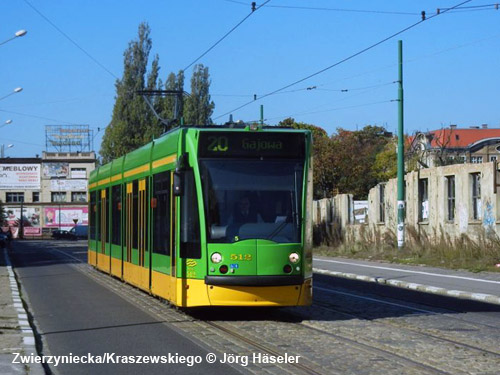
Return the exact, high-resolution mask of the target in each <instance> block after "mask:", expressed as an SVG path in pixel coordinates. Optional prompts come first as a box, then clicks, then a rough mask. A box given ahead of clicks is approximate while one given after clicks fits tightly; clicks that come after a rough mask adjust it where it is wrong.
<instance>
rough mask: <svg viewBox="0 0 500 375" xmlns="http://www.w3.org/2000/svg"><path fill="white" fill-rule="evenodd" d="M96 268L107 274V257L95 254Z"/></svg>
mask: <svg viewBox="0 0 500 375" xmlns="http://www.w3.org/2000/svg"><path fill="white" fill-rule="evenodd" d="M97 268H99V269H100V270H101V271H104V272H106V273H109V255H106V254H102V253H97Z"/></svg>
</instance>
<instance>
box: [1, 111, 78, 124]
mask: <svg viewBox="0 0 500 375" xmlns="http://www.w3.org/2000/svg"><path fill="white" fill-rule="evenodd" d="M0 112H4V113H10V114H13V115H18V116H24V117H31V118H36V119H38V120H45V121H54V122H57V123H61V124H65V125H80V124H77V123H74V122H68V121H62V120H57V119H53V118H49V117H43V116H37V115H30V114H27V113H21V112H14V111H6V110H5V109H0Z"/></svg>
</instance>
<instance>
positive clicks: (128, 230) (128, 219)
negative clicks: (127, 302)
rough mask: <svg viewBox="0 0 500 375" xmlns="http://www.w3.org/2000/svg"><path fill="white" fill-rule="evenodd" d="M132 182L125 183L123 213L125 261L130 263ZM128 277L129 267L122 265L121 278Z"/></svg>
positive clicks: (132, 205) (132, 206)
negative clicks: (124, 213) (125, 193)
mask: <svg viewBox="0 0 500 375" xmlns="http://www.w3.org/2000/svg"><path fill="white" fill-rule="evenodd" d="M133 186H134V185H133V183H132V182H130V183H128V184H127V195H126V200H125V202H126V215H125V220H126V222H125V257H124V258H125V259H124V261H125V262H128V263H132V236H133V234H134V231H133V228H132V226H133V213H134V204H133V192H134V189H133ZM128 277H130V268H129V267H128V266H124V267H123V278H124V279H125V280H126V279H127V278H128Z"/></svg>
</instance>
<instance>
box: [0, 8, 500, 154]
mask: <svg viewBox="0 0 500 375" xmlns="http://www.w3.org/2000/svg"><path fill="white" fill-rule="evenodd" d="M461 2H462V1H460V0H456V1H448V0H438V1H430V0H419V1H417V0H384V1H382V0H358V1H346V0H344V1H342V0H308V1H306V0H271V1H269V2H267V3H265V0H262V1H260V2H257V6H258V7H259V6H260V5H262V4H264V3H265V5H264V6H262V7H261V8H258V9H257V10H256V11H255V12H254V13H253V14H252V15H251V16H250V17H248V18H247V19H246V20H245V21H244V22H243V23H241V25H240V26H239V27H237V28H236V29H235V30H234V31H233V32H231V33H230V34H229V35H228V36H227V37H226V38H225V39H224V40H223V41H222V42H220V43H219V44H218V45H217V46H215V47H214V48H213V49H212V50H211V51H210V52H208V53H207V54H206V55H205V56H204V57H203V58H201V59H200V60H199V61H198V63H202V64H204V65H205V66H207V67H208V68H209V72H210V78H211V80H212V84H211V87H210V93H211V95H212V99H213V100H214V102H215V111H214V114H213V116H212V118H213V119H214V121H215V123H224V122H226V121H228V119H229V115H228V113H233V117H234V119H235V120H243V121H253V120H258V119H259V118H260V105H263V106H264V117H265V119H266V123H268V124H272V125H274V124H277V123H278V122H279V121H281V120H283V119H285V118H287V117H293V118H294V119H295V120H296V121H300V122H306V123H310V124H314V125H317V126H321V127H322V128H324V129H325V130H326V131H327V132H328V133H329V134H332V133H334V132H335V131H336V129H338V128H344V129H349V130H356V129H361V128H362V127H364V126H365V125H368V124H370V125H379V126H384V127H386V128H387V130H389V131H392V132H395V131H396V129H397V123H398V103H397V102H396V101H395V100H396V99H397V97H398V84H397V80H398V40H402V41H403V60H404V61H403V86H404V119H405V132H406V133H409V134H411V133H414V132H415V131H418V130H421V131H426V130H433V129H439V128H441V127H445V126H449V125H450V124H457V125H458V126H459V127H470V126H477V125H481V124H488V126H489V127H494V128H500V113H499V111H500V105H499V98H500V95H499V94H500V72H499V67H500V48H499V47H500V9H499V10H495V9H494V6H489V7H479V8H477V6H481V5H488V4H493V3H494V2H490V1H488V0H483V1H480V0H474V1H470V2H468V3H467V4H464V5H463V7H475V8H462V9H460V10H456V11H453V12H452V11H450V12H444V13H441V14H440V15H438V16H435V17H432V16H434V15H436V10H437V9H438V8H439V9H442V10H444V9H446V8H450V7H453V6H455V5H457V4H459V3H461ZM250 4H251V2H250V1H245V0H163V1H162V0H142V1H139V0H120V1H119V0H2V1H1V2H0V43H2V42H3V41H5V40H7V39H9V38H11V37H12V36H13V34H14V33H15V32H16V31H18V30H20V29H25V30H27V31H28V33H27V34H26V35H25V36H23V37H19V38H15V39H14V40H11V41H9V42H7V43H5V44H1V45H0V98H2V97H4V96H5V95H8V94H9V93H11V92H12V91H13V90H14V88H16V87H22V88H23V91H22V92H20V93H16V94H13V95H10V96H8V97H6V98H4V99H0V126H1V127H0V137H1V140H0V144H3V145H5V154H6V156H10V157H33V156H35V155H36V154H39V155H41V153H42V151H44V150H45V149H46V148H45V126H46V125H67V124H87V125H89V126H90V128H91V129H93V131H94V134H95V136H94V149H95V150H96V151H99V149H100V142H101V138H102V135H103V133H104V130H103V129H104V128H105V127H106V126H107V125H108V124H109V122H110V120H111V115H112V111H113V105H114V100H115V82H116V79H117V78H121V76H122V73H123V52H124V51H125V49H126V48H127V45H128V43H129V42H130V41H131V40H133V39H135V38H136V37H137V28H138V25H139V24H140V23H141V22H144V21H145V22H147V23H148V24H149V26H150V27H151V38H152V41H153V48H152V52H151V55H150V62H151V61H152V59H153V56H154V55H155V54H158V55H159V57H160V67H161V70H160V76H161V78H162V79H163V81H165V80H166V77H167V76H168V74H169V73H170V72H178V71H179V70H181V69H184V68H186V67H187V66H188V65H189V64H190V63H191V62H192V61H193V60H195V59H196V58H197V57H199V56H200V55H201V54H202V53H204V52H205V51H206V50H207V49H209V47H211V46H212V45H213V44H214V43H215V42H216V41H217V40H219V39H220V38H221V37H222V36H223V35H224V34H226V33H227V32H228V31H230V30H231V29H232V28H233V27H234V26H235V25H237V24H238V23H239V22H240V21H242V20H243V19H244V18H245V17H247V16H248V15H249V14H250V12H251V5H250ZM30 5H31V6H30ZM33 8H35V9H36V10H35V9H33ZM306 8H308V9H306ZM309 8H314V9H309ZM37 11H38V12H37ZM421 11H425V12H426V16H427V20H426V21H424V22H421V23H420V24H418V25H416V26H414V27H413V28H411V29H409V30H407V31H404V32H403V33H401V34H400V35H397V36H395V37H394V38H392V39H389V40H387V41H385V42H383V43H381V44H379V45H377V46H375V47H373V48H371V49H368V50H366V51H365V52H362V51H363V50H365V49H367V48H369V47H370V46H373V45H375V44H376V43H379V42H381V41H382V40H384V39H386V38H388V37H389V36H391V35H393V34H395V33H397V32H399V31H402V30H404V29H406V28H407V27H409V26H411V25H414V24H416V23H417V22H419V21H420V20H421ZM431 17H432V18H431ZM54 26H55V27H54ZM64 35H66V36H67V37H69V38H70V39H71V40H72V41H73V42H74V43H75V44H76V45H75V44H74V43H72V42H71V41H70V40H68V38H66V37H65V36H64ZM82 49H83V50H84V51H85V52H83V51H82ZM360 52H361V53H360ZM89 55H90V57H89ZM353 55H356V56H354V57H352V56H353ZM351 57H352V58H351ZM346 59H347V60H346ZM343 60H346V61H344V62H342V61H343ZM329 67H331V68H330V69H327V68H329ZM323 70H324V71H323ZM320 71H323V72H322V73H320V74H317V75H314V76H313V77H312V78H310V79H307V80H304V81H303V82H300V83H298V84H296V85H293V86H290V87H288V88H287V89H285V90H282V91H279V92H278V93H276V94H274V95H269V96H266V97H263V98H262V99H259V98H260V97H261V96H265V95H266V94H269V93H272V92H274V91H276V90H279V89H281V88H284V87H286V86H288V85H290V84H292V83H294V82H297V81H299V80H302V79H303V78H305V77H308V76H310V75H313V74H315V73H317V72H320ZM191 73H192V67H191V68H189V69H188V70H187V71H186V77H187V79H186V82H185V89H186V91H189V79H190V77H191ZM313 87H315V88H313ZM307 88H313V89H309V90H308V89H307ZM254 95H257V98H258V100H256V101H253V96H254ZM249 102H251V103H250V104H248V105H246V106H245V107H243V108H241V109H238V110H235V109H236V108H238V107H240V106H242V105H244V104H246V103H249ZM7 120H12V123H11V124H7V125H5V121H7ZM98 129H100V131H98ZM10 144H12V145H13V147H12V148H7V145H10ZM49 151H50V150H49ZM52 151H53V150H52Z"/></svg>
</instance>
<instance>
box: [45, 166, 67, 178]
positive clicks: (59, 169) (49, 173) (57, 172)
mask: <svg viewBox="0 0 500 375" xmlns="http://www.w3.org/2000/svg"><path fill="white" fill-rule="evenodd" d="M68 170H69V166H68V163H43V177H48V178H50V177H68Z"/></svg>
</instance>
